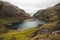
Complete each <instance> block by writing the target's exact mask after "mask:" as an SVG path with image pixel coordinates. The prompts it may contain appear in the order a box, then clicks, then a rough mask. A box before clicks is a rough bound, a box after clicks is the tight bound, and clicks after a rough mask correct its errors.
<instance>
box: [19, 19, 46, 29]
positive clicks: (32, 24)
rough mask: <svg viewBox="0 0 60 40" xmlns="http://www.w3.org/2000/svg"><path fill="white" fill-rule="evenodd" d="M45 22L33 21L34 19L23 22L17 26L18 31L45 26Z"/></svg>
mask: <svg viewBox="0 0 60 40" xmlns="http://www.w3.org/2000/svg"><path fill="white" fill-rule="evenodd" d="M45 23H46V22H45V21H42V20H34V19H30V20H25V21H23V22H22V23H20V24H19V25H18V27H19V28H18V29H28V28H31V27H37V26H38V25H40V24H45Z"/></svg>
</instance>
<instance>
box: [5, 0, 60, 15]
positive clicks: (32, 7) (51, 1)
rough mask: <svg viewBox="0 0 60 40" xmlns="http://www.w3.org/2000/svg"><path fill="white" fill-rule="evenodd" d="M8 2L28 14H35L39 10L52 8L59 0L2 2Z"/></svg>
mask: <svg viewBox="0 0 60 40" xmlns="http://www.w3.org/2000/svg"><path fill="white" fill-rule="evenodd" d="M4 1H8V2H10V3H12V4H14V5H16V6H18V7H19V8H21V9H24V10H25V11H26V12H28V13H30V14H31V13H33V14H34V13H35V12H36V11H37V10H39V9H44V8H47V7H51V6H54V5H55V4H57V3H60V0H4Z"/></svg>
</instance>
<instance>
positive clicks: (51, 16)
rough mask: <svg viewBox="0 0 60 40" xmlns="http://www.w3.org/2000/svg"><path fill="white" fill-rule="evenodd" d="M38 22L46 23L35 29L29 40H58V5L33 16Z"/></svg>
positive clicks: (59, 14)
mask: <svg viewBox="0 0 60 40" xmlns="http://www.w3.org/2000/svg"><path fill="white" fill-rule="evenodd" d="M33 17H34V18H37V19H39V20H45V21H48V23H47V24H44V25H42V26H41V27H39V28H37V29H38V30H37V31H36V32H35V33H34V34H33V36H32V37H33V38H32V39H31V40H60V3H59V4H57V5H55V6H53V7H50V8H47V9H43V10H39V11H38V12H36V13H35V14H34V16H33Z"/></svg>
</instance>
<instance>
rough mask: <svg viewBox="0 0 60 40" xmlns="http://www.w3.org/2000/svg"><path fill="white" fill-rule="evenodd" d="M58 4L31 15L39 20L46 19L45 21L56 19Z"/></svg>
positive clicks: (58, 10)
mask: <svg viewBox="0 0 60 40" xmlns="http://www.w3.org/2000/svg"><path fill="white" fill-rule="evenodd" d="M59 16H60V4H57V5H56V6H54V7H50V8H47V9H43V10H39V11H38V12H36V13H35V14H34V16H33V17H35V18H37V19H39V20H46V21H50V22H51V21H56V20H58V19H59V20H60V17H59Z"/></svg>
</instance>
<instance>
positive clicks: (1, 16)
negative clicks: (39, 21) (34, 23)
mask: <svg viewBox="0 0 60 40" xmlns="http://www.w3.org/2000/svg"><path fill="white" fill-rule="evenodd" d="M31 18H32V17H31V16H30V15H29V14H28V13H26V12H25V11H24V10H22V9H20V8H18V7H17V6H14V5H13V4H11V3H8V2H4V1H0V29H1V30H0V33H2V31H4V32H5V31H7V30H9V29H8V28H11V25H12V24H13V23H19V22H22V21H24V20H26V19H31ZM12 28H13V27H12ZM12 28H11V29H12ZM13 29H14V28H13Z"/></svg>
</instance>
